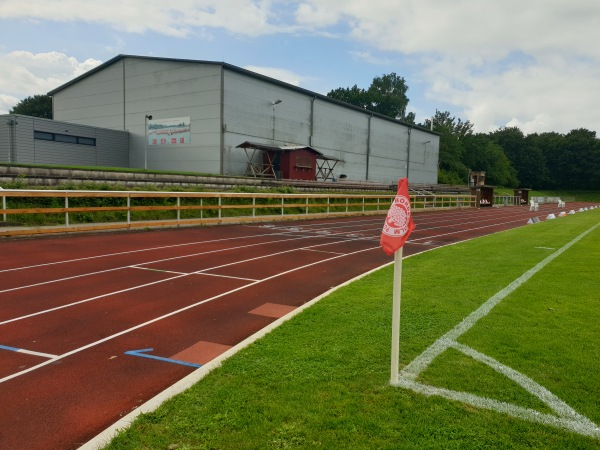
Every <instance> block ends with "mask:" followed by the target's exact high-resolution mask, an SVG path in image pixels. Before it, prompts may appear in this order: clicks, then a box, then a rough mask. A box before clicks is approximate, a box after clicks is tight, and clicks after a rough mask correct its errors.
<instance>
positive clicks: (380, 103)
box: [10, 73, 600, 190]
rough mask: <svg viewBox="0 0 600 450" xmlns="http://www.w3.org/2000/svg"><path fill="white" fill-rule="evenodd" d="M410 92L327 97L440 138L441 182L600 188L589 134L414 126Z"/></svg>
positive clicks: (393, 87) (438, 122) (34, 101)
mask: <svg viewBox="0 0 600 450" xmlns="http://www.w3.org/2000/svg"><path fill="white" fill-rule="evenodd" d="M407 92H408V86H407V84H406V80H405V79H404V78H403V77H400V76H398V75H396V74H395V73H391V74H387V75H382V76H381V77H375V78H374V79H373V82H372V83H371V85H370V86H369V88H368V89H362V88H359V87H358V86H357V85H354V86H353V87H350V88H338V89H334V90H332V91H330V92H329V93H328V94H327V96H328V97H330V98H334V99H337V100H340V101H343V102H346V103H350V104H352V105H355V106H358V107H360V108H364V109H367V110H369V111H373V112H376V113H379V114H383V115H386V116H389V117H393V118H395V119H399V120H402V121H404V122H406V123H411V124H415V125H419V126H422V127H424V128H427V129H431V130H433V131H434V132H436V133H439V134H440V149H439V151H440V153H439V163H438V182H439V183H441V184H466V183H467V179H468V174H469V171H470V170H471V171H485V172H486V182H487V183H488V184H492V185H497V186H505V187H524V188H532V189H584V190H594V189H598V188H599V187H600V141H599V140H598V138H597V137H596V132H595V131H590V130H587V129H585V128H579V129H574V130H571V131H570V132H569V133H567V134H560V133H556V132H548V133H533V134H528V135H525V134H524V133H523V132H522V131H521V130H520V129H519V128H517V127H502V128H500V129H498V130H496V131H493V132H490V133H474V132H473V124H472V123H471V122H470V121H468V120H467V121H463V120H461V119H460V118H456V117H454V116H452V115H451V114H450V112H448V111H443V112H442V111H437V110H436V112H435V114H434V115H433V117H432V118H431V119H428V120H426V121H425V123H419V124H417V123H415V114H414V113H412V112H408V111H407V107H408V103H409V99H408V97H407ZM10 113H11V114H24V115H30V116H36V117H45V118H50V119H51V118H52V99H51V97H49V96H47V95H36V96H34V97H28V98H26V99H24V100H22V101H21V102H19V104H17V105H16V106H15V107H14V108H13V109H12V110H11V111H10Z"/></svg>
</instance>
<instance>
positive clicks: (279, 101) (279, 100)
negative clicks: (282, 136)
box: [271, 98, 282, 142]
mask: <svg viewBox="0 0 600 450" xmlns="http://www.w3.org/2000/svg"><path fill="white" fill-rule="evenodd" d="M281 102H282V100H281V99H280V98H278V99H277V100H273V101H272V102H271V105H273V142H275V105H279V104H280V103H281Z"/></svg>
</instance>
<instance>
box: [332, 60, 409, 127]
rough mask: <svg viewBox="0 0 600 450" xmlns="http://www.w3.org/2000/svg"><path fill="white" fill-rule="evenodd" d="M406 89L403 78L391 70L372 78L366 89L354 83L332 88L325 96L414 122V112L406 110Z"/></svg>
mask: <svg viewBox="0 0 600 450" xmlns="http://www.w3.org/2000/svg"><path fill="white" fill-rule="evenodd" d="M407 91H408V86H407V85H406V81H405V80H404V78H403V77H399V76H398V75H396V74H395V73H393V72H392V73H390V74H388V75H382V76H381V77H375V78H373V81H372V83H371V86H369V89H367V90H365V89H361V88H359V87H358V86H357V85H354V86H353V87H351V88H337V89H334V90H332V91H330V92H329V93H328V94H327V96H328V97H330V98H334V99H336V100H340V101H342V102H346V103H350V104H351V105H354V106H358V107H359V108H363V109H367V110H369V111H373V112H376V113H379V114H383V115H385V116H388V117H392V118H394V119H401V120H404V121H406V122H409V123H415V114H414V113H412V112H411V113H407V112H406V107H407V106H408V101H409V100H408V97H407V96H406V92H407Z"/></svg>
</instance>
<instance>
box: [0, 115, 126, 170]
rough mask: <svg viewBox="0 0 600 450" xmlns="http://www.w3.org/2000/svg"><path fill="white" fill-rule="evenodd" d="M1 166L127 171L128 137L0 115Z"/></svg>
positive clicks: (72, 124) (71, 124)
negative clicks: (52, 166) (7, 164)
mask: <svg viewBox="0 0 600 450" xmlns="http://www.w3.org/2000/svg"><path fill="white" fill-rule="evenodd" d="M0 162H7V163H12V164H55V165H71V166H99V167H128V166H129V133H127V132H124V131H115V130H109V129H105V128H98V127H93V126H88V125H80V124H75V123H71V122H60V121H56V120H51V119H42V118H39V117H31V116H23V115H19V114H9V115H2V116H0Z"/></svg>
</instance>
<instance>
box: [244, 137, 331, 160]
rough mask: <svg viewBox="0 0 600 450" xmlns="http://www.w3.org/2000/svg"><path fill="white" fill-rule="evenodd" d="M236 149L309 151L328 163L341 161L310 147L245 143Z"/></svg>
mask: <svg viewBox="0 0 600 450" xmlns="http://www.w3.org/2000/svg"><path fill="white" fill-rule="evenodd" d="M236 148H255V149H257V150H263V151H265V152H282V153H283V152H293V151H295V150H308V151H312V152H314V153H315V154H316V155H317V159H323V160H326V161H340V159H338V158H334V157H333V156H327V155H324V154H323V153H321V152H320V151H319V150H317V149H316V148H314V147H311V146H310V145H291V144H290V145H266V144H259V143H257V142H250V141H245V142H242V143H241V144H240V145H238V146H237V147H236Z"/></svg>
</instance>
